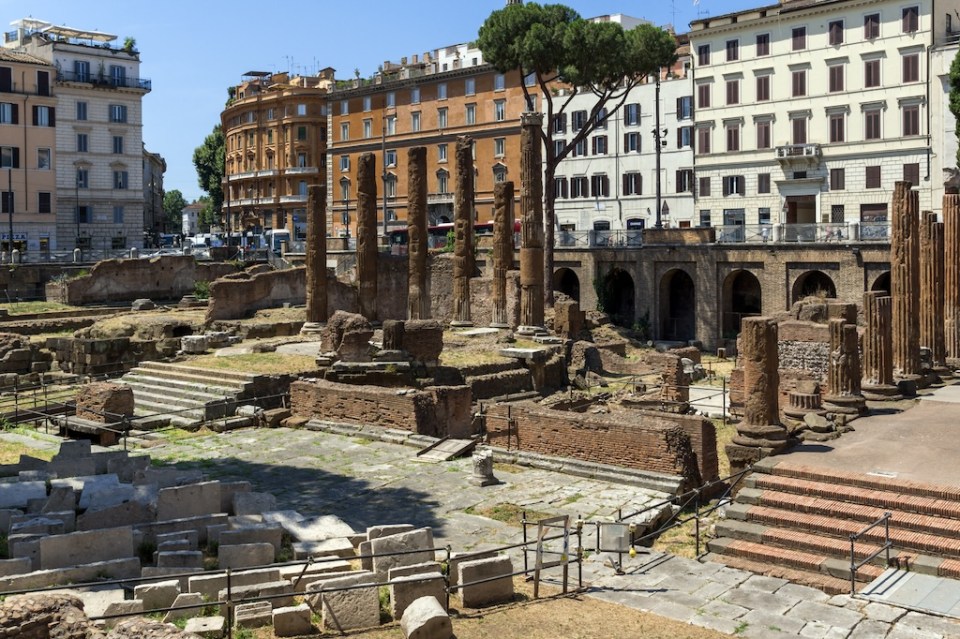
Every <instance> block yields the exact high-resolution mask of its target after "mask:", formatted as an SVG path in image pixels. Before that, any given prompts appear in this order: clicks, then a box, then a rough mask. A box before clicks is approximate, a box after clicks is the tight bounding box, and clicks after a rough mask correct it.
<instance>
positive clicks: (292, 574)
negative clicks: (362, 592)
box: [280, 559, 351, 592]
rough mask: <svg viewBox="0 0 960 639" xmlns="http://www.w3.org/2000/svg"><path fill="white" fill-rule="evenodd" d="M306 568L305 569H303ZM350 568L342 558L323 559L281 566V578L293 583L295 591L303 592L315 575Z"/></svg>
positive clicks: (348, 563)
mask: <svg viewBox="0 0 960 639" xmlns="http://www.w3.org/2000/svg"><path fill="white" fill-rule="evenodd" d="M304 568H306V570H304ZM350 569H351V566H350V562H349V561H346V560H343V559H336V560H334V561H325V562H322V563H312V564H309V565H305V564H300V565H293V566H281V567H280V577H281V579H288V580H289V581H290V583H292V584H293V588H294V590H295V591H296V592H303V591H304V589H305V588H306V584H307V583H309V582H310V581H311V580H312V579H314V578H315V577H323V576H324V575H329V574H330V573H334V572H343V571H348V570H350Z"/></svg>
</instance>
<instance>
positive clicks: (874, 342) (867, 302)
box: [861, 291, 902, 401]
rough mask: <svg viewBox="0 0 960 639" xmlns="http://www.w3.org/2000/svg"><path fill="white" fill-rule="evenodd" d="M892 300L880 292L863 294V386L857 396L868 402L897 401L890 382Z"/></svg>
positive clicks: (895, 388)
mask: <svg viewBox="0 0 960 639" xmlns="http://www.w3.org/2000/svg"><path fill="white" fill-rule="evenodd" d="M892 305H893V302H892V299H891V298H890V296H889V295H886V294H884V293H883V291H867V292H866V293H864V294H863V319H864V320H865V321H866V324H867V330H866V331H864V333H863V382H862V384H861V392H862V393H863V396H864V397H865V398H866V399H869V400H875V401H880V400H887V399H888V400H897V399H901V398H902V396H901V395H900V392H899V390H898V389H897V387H896V385H895V384H894V382H893V332H892V328H891V324H892V322H893V317H892V313H893V310H892Z"/></svg>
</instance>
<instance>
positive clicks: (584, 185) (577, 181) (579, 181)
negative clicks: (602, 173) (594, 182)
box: [570, 176, 590, 197]
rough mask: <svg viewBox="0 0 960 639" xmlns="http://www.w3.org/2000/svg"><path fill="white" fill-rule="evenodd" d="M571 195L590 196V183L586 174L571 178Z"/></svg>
mask: <svg viewBox="0 0 960 639" xmlns="http://www.w3.org/2000/svg"><path fill="white" fill-rule="evenodd" d="M570 197H590V184H589V182H587V178H586V177H585V176H580V177H573V178H570Z"/></svg>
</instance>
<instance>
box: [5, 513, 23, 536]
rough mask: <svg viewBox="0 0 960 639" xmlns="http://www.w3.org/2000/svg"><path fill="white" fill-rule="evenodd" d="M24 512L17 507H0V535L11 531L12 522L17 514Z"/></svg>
mask: <svg viewBox="0 0 960 639" xmlns="http://www.w3.org/2000/svg"><path fill="white" fill-rule="evenodd" d="M22 514H23V512H22V511H20V510H18V509H16V508H0V535H6V534H8V533H9V532H10V522H11V521H12V520H13V518H14V517H16V516H17V515H22Z"/></svg>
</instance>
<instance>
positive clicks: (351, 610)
mask: <svg viewBox="0 0 960 639" xmlns="http://www.w3.org/2000/svg"><path fill="white" fill-rule="evenodd" d="M376 581H377V578H376V575H374V574H372V573H369V572H361V573H358V574H356V575H353V576H349V577H340V578H338V579H328V580H326V581H323V582H322V585H323V588H324V590H323V593H322V594H321V595H320V606H321V610H322V613H321V614H322V617H323V629H324V630H325V631H333V632H344V631H346V630H356V629H359V628H371V627H373V626H377V625H379V624H380V597H379V594H378V589H377V587H376V586H375V585H371V586H370V587H369V588H353V589H351V590H336V589H337V588H342V587H346V586H357V585H361V584H368V583H369V584H375V583H376ZM317 585H318V584H317V583H314V587H316V586H317ZM328 589H330V590H328ZM314 607H316V606H314Z"/></svg>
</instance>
